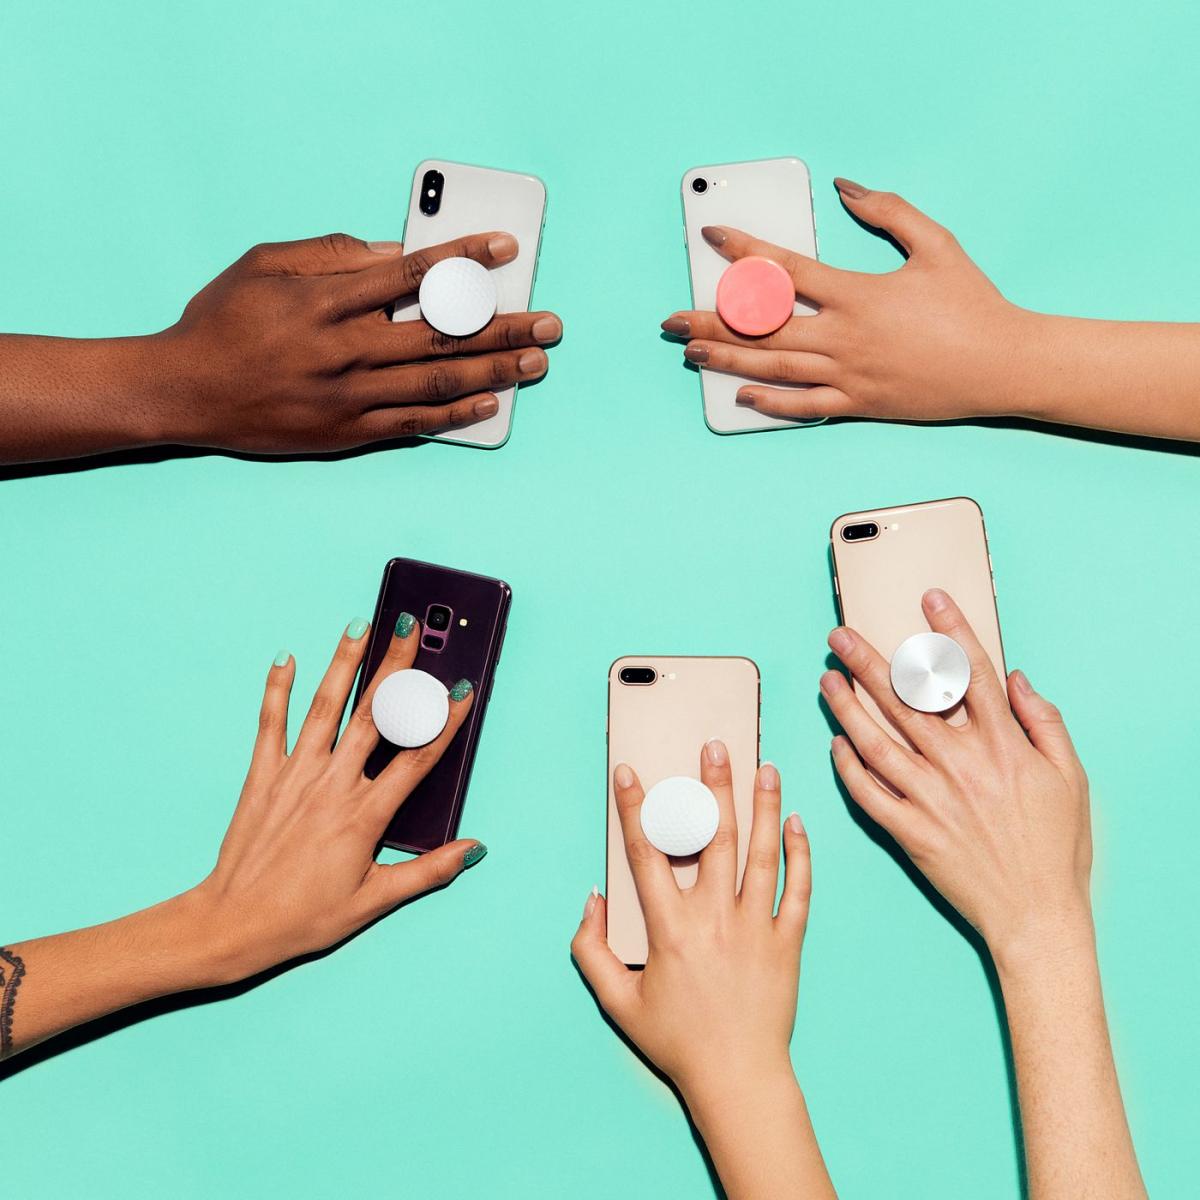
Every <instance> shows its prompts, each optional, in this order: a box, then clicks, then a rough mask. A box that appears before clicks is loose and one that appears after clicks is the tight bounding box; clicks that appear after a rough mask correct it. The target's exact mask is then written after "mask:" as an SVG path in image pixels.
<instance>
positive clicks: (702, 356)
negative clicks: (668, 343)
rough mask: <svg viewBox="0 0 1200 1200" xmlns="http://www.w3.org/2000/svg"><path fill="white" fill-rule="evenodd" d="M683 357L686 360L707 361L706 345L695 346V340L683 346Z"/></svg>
mask: <svg viewBox="0 0 1200 1200" xmlns="http://www.w3.org/2000/svg"><path fill="white" fill-rule="evenodd" d="M683 357H684V358H686V359H687V360H688V362H694V363H706V362H708V347H707V346H697V345H696V343H695V342H692V343H691V345H689V346H687V347H685V349H684V351H683Z"/></svg>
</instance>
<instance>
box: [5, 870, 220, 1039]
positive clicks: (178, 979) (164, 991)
mask: <svg viewBox="0 0 1200 1200" xmlns="http://www.w3.org/2000/svg"><path fill="white" fill-rule="evenodd" d="M0 973H2V976H3V983H2V984H0V1035H2V1037H3V1044H2V1045H0V1057H8V1056H9V1055H12V1054H16V1053H18V1052H20V1051H21V1050H26V1049H28V1048H29V1047H30V1046H33V1045H36V1044H37V1043H38V1042H41V1041H44V1040H45V1039H46V1038H49V1037H53V1036H54V1035H55V1034H58V1033H62V1032H63V1031H65V1030H67V1029H71V1028H73V1027H74V1026H76V1025H82V1024H84V1023H85V1022H87V1021H92V1020H95V1019H96V1018H97V1017H102V1016H104V1015H106V1014H107V1013H111V1012H116V1011H117V1010H119V1009H122V1008H127V1007H129V1005H131V1004H139V1003H141V1002H142V1001H144V1000H151V999H153V998H154V997H156V996H165V995H170V994H172V993H174V992H181V991H188V990H190V989H193V988H198V987H206V986H210V985H212V984H215V983H219V982H221V981H222V979H223V978H225V977H226V975H225V972H224V969H223V965H222V956H221V952H220V947H219V945H217V944H216V943H215V941H214V938H213V935H212V925H211V922H210V921H208V919H207V915H206V910H205V909H204V902H203V901H202V900H201V899H200V898H199V895H198V894H197V893H194V892H187V893H184V894H183V895H182V896H177V897H175V898H174V899H172V900H167V901H165V902H164V903H162V904H157V905H155V906H154V907H153V908H147V909H143V910H142V911H141V912H137V913H134V914H132V915H131V916H128V917H122V918H121V919H120V920H117V921H109V922H108V923H106V924H104V925H95V926H92V927H91V928H89V929H79V930H75V931H74V932H72V933H63V934H58V935H56V936H53V937H44V938H34V939H32V940H30V941H26V942H19V943H15V944H10V945H8V946H6V947H4V954H3V955H0Z"/></svg>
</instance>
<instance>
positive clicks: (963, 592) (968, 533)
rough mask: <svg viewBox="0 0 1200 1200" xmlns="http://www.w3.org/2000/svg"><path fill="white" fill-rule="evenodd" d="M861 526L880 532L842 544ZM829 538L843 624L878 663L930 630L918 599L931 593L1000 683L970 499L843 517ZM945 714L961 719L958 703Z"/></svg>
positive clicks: (1000, 662) (986, 569)
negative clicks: (845, 534) (958, 617)
mask: <svg viewBox="0 0 1200 1200" xmlns="http://www.w3.org/2000/svg"><path fill="white" fill-rule="evenodd" d="M864 521H874V522H876V523H877V524H878V525H879V536H878V537H876V538H873V539H871V540H870V541H860V542H846V541H843V539H842V530H843V529H844V528H845V527H846V526H847V525H857V524H860V523H862V522H864ZM830 538H831V541H832V546H833V565H834V586H835V588H836V589H837V591H838V603H839V606H840V608H841V613H842V624H843V625H849V626H850V627H851V628H852V629H856V630H857V631H858V632H859V633H861V634H862V635H863V637H865V638H866V639H867V641H869V642H870V643H871V645H872V646H874V647H875V649H876V650H878V651H879V653H880V654H882V655H883V657H884V658H886V659H887V660H888V661H889V662H890V661H891V658H892V655H893V654H894V653H895V651H896V647H897V646H899V645H900V643H901V642H902V641H904V640H905V638H908V637H911V636H912V635H913V634H914V633H924V632H926V631H927V630H928V629H929V622H928V621H926V619H925V614H924V612H923V611H922V610H921V597H922V596H923V595H924V594H925V592H927V591H928V590H929V589H930V588H934V587H938V588H941V589H942V590H943V591H945V592H949V594H950V595H951V596H952V597H953V598H954V600H955V601H956V603H957V604H958V606H959V608H961V609H962V611H963V613H964V614H965V615H966V618H967V620H968V621H970V623H971V627H972V628H973V629H974V630H975V635H976V636H977V637H978V638H979V641H980V643H981V644H982V645H983V648H984V649H985V650H986V651H987V653H988V656H989V657H990V658H991V660H992V662H993V664H994V665H995V667H996V671H997V673H998V674H999V675H1000V678H1001V679H1003V678H1004V676H1005V670H1004V648H1003V646H1002V645H1001V642H1000V621H999V618H998V616H997V614H996V593H995V588H994V585H993V582H992V565H991V558H990V556H989V555H988V546H987V533H986V531H985V530H984V526H983V513H982V512H981V511H980V508H979V505H978V504H976V503H975V501H974V500H969V499H967V498H966V497H961V496H960V497H956V498H955V499H951V500H933V501H930V502H929V503H925V504H906V505H902V506H900V507H899V508H878V509H873V510H871V511H869V512H857V513H847V514H846V515H845V516H841V517H838V519H837V520H836V521H834V523H833V528H832V530H831V531H830ZM854 687H855V690H856V691H857V692H858V696H859V699H860V700H862V702H863V705H864V707H865V708H866V709H867V711H868V712H870V713H871V715H872V716H874V717H876V718H877V719H878V720H879V721H880V723H881V724H882V725H883V726H884V727H885V728H886V729H888V730H890V731H891V733H892V735H893V736H894V737H895V738H896V739H897V741H901V742H903V741H904V740H905V739H904V738H903V736H902V735H901V734H900V733H899V732H898V731H897V730H896V729H895V727H894V726H893V725H892V724H891V722H890V721H888V720H887V718H886V717H884V716H883V714H882V713H881V712H880V711H879V709H878V708H877V707H876V705H875V703H874V701H873V700H872V699H871V698H870V697H869V696H868V695H867V694H866V692H865V691H863V689H862V688H861V687H860V686H859V685H858V683H857V682H856V683H855V685H854ZM946 715H947V718H948V719H949V720H951V721H952V722H955V723H961V722H962V721H964V720H965V719H966V716H965V714H964V712H963V711H962V705H961V704H960V705H958V706H957V707H956V708H955V709H953V710H951V712H950V713H948V714H946Z"/></svg>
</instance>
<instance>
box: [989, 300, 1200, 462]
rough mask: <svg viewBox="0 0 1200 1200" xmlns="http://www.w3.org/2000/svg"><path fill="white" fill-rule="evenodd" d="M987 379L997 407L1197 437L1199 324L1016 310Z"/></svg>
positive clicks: (1059, 420)
mask: <svg viewBox="0 0 1200 1200" xmlns="http://www.w3.org/2000/svg"><path fill="white" fill-rule="evenodd" d="M1009 343H1010V344H1009V346H1008V350H1007V353H1006V354H1004V355H1002V356H999V357H998V359H997V363H998V368H999V369H998V370H997V372H996V375H995V379H994V381H993V383H994V386H993V391H994V393H995V396H994V402H995V405H996V408H997V411H998V412H1000V413H1003V414H1005V415H1008V416H1021V417H1028V418H1030V419H1032V420H1037V421H1048V422H1054V423H1055V424H1060V425H1076V426H1082V427H1085V428H1089V429H1106V430H1112V431H1114V432H1118V433H1130V434H1138V435H1141V436H1145V437H1160V438H1175V439H1181V440H1187V441H1200V325H1182V324H1166V323H1153V322H1144V321H1095V320H1086V319H1083V318H1078V317H1057V316H1046V315H1044V314H1041V313H1031V312H1024V311H1022V310H1017V312H1016V314H1015V318H1014V322H1013V325H1012V337H1011V338H1010V339H1009Z"/></svg>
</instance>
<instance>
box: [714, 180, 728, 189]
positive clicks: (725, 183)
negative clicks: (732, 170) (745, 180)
mask: <svg viewBox="0 0 1200 1200" xmlns="http://www.w3.org/2000/svg"><path fill="white" fill-rule="evenodd" d="M728 186H729V180H728V179H718V180H717V187H728Z"/></svg>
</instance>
